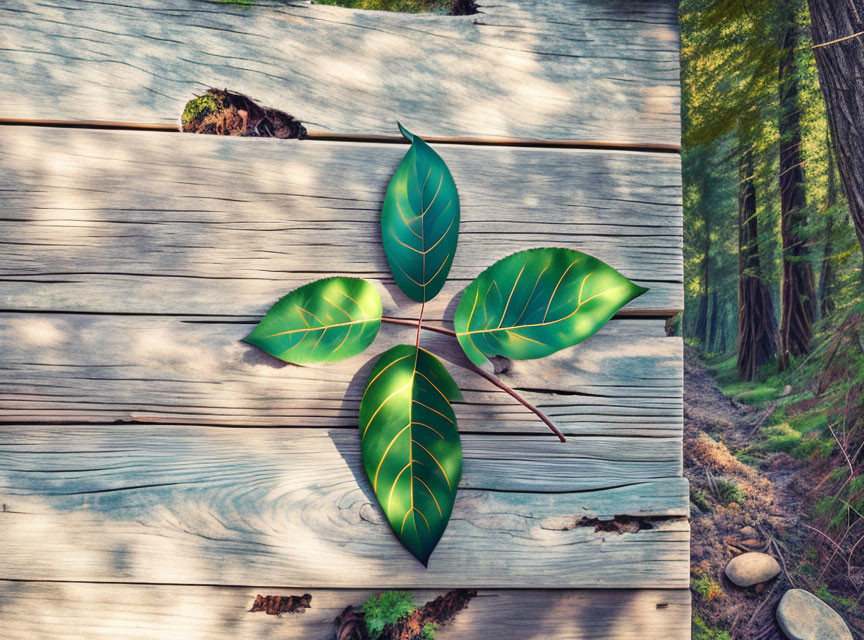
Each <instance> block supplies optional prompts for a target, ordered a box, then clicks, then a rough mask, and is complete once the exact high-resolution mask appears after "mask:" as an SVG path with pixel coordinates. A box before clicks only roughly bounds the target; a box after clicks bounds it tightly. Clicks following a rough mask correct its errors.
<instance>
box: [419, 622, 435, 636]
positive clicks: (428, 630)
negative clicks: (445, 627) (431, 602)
mask: <svg viewBox="0 0 864 640" xmlns="http://www.w3.org/2000/svg"><path fill="white" fill-rule="evenodd" d="M437 632H438V624H437V623H435V622H427V623H426V624H424V625H423V628H422V629H421V630H420V640H435V634H436V633H437Z"/></svg>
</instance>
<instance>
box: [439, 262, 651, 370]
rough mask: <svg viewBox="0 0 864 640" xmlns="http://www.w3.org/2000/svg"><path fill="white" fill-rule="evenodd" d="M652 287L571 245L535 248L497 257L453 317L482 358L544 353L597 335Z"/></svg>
mask: <svg viewBox="0 0 864 640" xmlns="http://www.w3.org/2000/svg"><path fill="white" fill-rule="evenodd" d="M646 291H647V289H645V288H644V287H640V286H639V285H637V284H635V283H633V282H631V281H630V280H628V279H627V278H625V277H624V276H622V275H621V274H620V273H618V272H617V271H616V270H615V269H613V268H612V267H610V266H609V265H608V264H606V263H605V262H602V261H601V260H598V259H597V258H593V257H591V256H589V255H587V254H584V253H581V252H579V251H573V250H571V249H556V248H548V249H529V250H527V251H520V252H519V253H514V254H513V255H511V256H508V257H506V258H504V259H503V260H499V261H498V262H496V263H495V264H493V265H492V266H491V267H489V268H488V269H486V271H484V272H483V273H481V274H480V275H479V276H478V277H477V279H476V280H474V282H472V283H471V284H470V285H468V287H467V288H466V289H465V291H464V292H463V293H462V299H461V300H460V301H459V306H458V308H457V309H456V316H455V318H454V320H453V322H454V324H455V328H456V335H457V337H458V338H459V344H461V345H462V349H463V350H464V351H465V354H466V355H467V356H468V358H469V359H470V360H471V361H472V362H473V363H474V364H476V365H482V364H484V363H485V362H486V361H487V359H488V358H491V357H492V356H496V355H502V356H506V357H508V358H513V359H515V360H528V359H531V358H542V357H543V356H548V355H549V354H551V353H555V352H556V351H560V350H561V349H566V348H567V347H572V346H573V345H574V344H578V343H579V342H582V340H584V339H585V338H588V337H590V336H592V335H593V334H594V333H595V332H596V331H597V330H598V329H600V327H602V326H603V325H604V324H606V323H607V322H608V321H609V319H610V318H611V317H612V316H613V315H615V312H616V311H618V309H620V308H621V307H623V306H624V305H625V304H627V303H628V302H630V301H631V300H633V299H634V298H636V297H638V296H640V295H642V294H643V293H645V292H646Z"/></svg>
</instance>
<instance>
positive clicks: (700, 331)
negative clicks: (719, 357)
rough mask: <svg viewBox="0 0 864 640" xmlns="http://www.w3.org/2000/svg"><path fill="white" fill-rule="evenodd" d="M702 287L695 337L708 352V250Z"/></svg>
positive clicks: (705, 257) (704, 263)
mask: <svg viewBox="0 0 864 640" xmlns="http://www.w3.org/2000/svg"><path fill="white" fill-rule="evenodd" d="M700 271H701V272H702V273H701V276H702V277H701V278H700V279H701V280H702V282H701V286H700V290H699V309H698V310H697V311H696V331H695V333H694V337H695V338H696V339H697V340H698V341H699V345H700V348H701V349H702V350H703V351H704V350H706V344H705V343H706V342H707V339H708V292H709V290H710V289H709V283H708V276H709V272H708V250H707V249H706V251H705V255H704V257H703V258H702V264H701V269H700Z"/></svg>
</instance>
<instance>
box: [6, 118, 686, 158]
mask: <svg viewBox="0 0 864 640" xmlns="http://www.w3.org/2000/svg"><path fill="white" fill-rule="evenodd" d="M0 126H24V127H50V128H58V129H97V130H99V129H104V130H107V131H158V132H162V133H183V131H181V130H180V129H178V128H177V127H175V126H172V125H167V124H147V123H136V122H111V121H107V120H29V119H26V118H3V119H0ZM423 139H424V140H425V141H426V142H431V143H435V144H459V145H474V146H486V147H533V148H541V149H542V148H553V149H603V150H606V151H644V152H649V153H674V154H680V153H681V145H676V144H647V143H641V142H603V141H602V140H540V139H527V138H526V139H522V138H465V137H441V136H426V137H424V138H423ZM304 140H311V141H315V140H322V141H326V142H369V143H379V144H380V143H394V144H408V141H407V140H405V139H404V138H402V137H401V136H384V135H360V134H354V133H324V132H320V131H309V132H307V134H306V136H305V138H304Z"/></svg>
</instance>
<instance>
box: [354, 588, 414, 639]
mask: <svg viewBox="0 0 864 640" xmlns="http://www.w3.org/2000/svg"><path fill="white" fill-rule="evenodd" d="M360 608H361V609H362V610H363V613H364V615H365V616H366V628H367V629H368V630H369V637H370V638H371V639H372V640H377V638H379V637H380V636H381V632H382V631H383V630H384V627H386V626H387V625H388V624H394V623H396V622H399V620H401V619H402V618H404V617H405V616H407V615H409V614H411V613H412V612H413V611H414V609H416V608H417V605H416V604H414V598H413V597H412V596H411V594H410V593H407V592H405V591H385V592H384V593H380V594H378V595H377V596H373V597H371V598H369V599H368V600H367V601H366V602H365V603H363V606H361V607H360Z"/></svg>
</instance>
